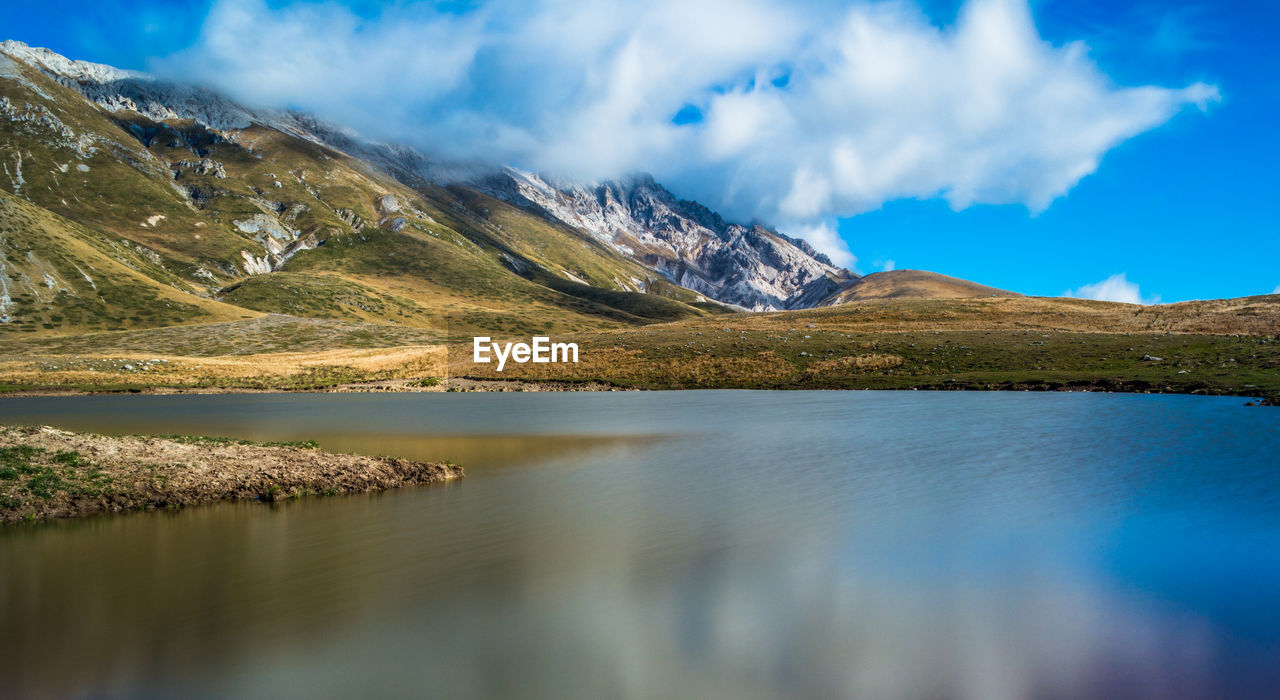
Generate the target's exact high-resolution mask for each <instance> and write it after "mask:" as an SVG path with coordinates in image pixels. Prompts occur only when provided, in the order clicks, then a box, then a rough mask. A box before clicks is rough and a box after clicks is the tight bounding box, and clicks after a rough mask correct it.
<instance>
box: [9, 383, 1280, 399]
mask: <svg viewBox="0 0 1280 700" xmlns="http://www.w3.org/2000/svg"><path fill="white" fill-rule="evenodd" d="M722 390H745V391H980V392H981V391H1009V392H1019V393H1032V392H1065V393H1098V394H1135V395H1137V394H1165V395H1180V396H1231V397H1236V398H1240V399H1246V400H1248V403H1247V404H1246V405H1256V406H1280V399H1278V398H1276V397H1271V396H1268V395H1267V393H1266V392H1264V391H1257V392H1252V391H1249V390H1241V391H1238V392H1233V391H1209V390H1205V389H1194V390H1191V391H1186V390H1184V388H1182V387H1168V386H1165V387H1160V386H1153V385H1147V384H1146V383H1145V382H1142V381H1133V380H1110V381H1054V380H1044V381H1007V382H964V381H955V380H952V381H943V382H931V383H923V382H922V383H919V384H906V385H898V386H866V387H857V386H796V385H786V386H715V387H683V386H681V387H651V386H624V385H618V384H611V383H609V382H607V381H603V380H583V381H560V380H539V379H520V378H512V379H492V378H476V377H453V378H449V379H442V380H439V381H438V382H437V383H434V384H431V385H429V386H422V385H421V380H417V379H391V380H382V381H369V382H349V383H345V384H338V385H334V386H329V387H314V388H286V387H278V388H257V387H169V386H152V387H128V388H120V389H112V388H100V389H86V388H81V387H65V388H64V387H45V388H34V389H17V390H13V391H5V392H0V398H10V397H12V398H33V397H53V396H122V395H130V396H179V395H224V394H230V395H234V394H428V393H430V394H436V393H539V392H624V391H689V392H696V391H722Z"/></svg>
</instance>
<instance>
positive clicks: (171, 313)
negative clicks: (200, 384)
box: [0, 192, 257, 342]
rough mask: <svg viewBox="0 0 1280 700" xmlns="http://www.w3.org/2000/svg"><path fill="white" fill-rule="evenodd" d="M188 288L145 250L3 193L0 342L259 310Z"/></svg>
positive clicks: (221, 317) (246, 315) (0, 210)
mask: <svg viewBox="0 0 1280 700" xmlns="http://www.w3.org/2000/svg"><path fill="white" fill-rule="evenodd" d="M189 288H190V287H189V285H188V284H187V283H186V282H185V281H184V280H182V279H181V278H179V277H177V276H176V275H175V274H173V273H172V272H171V271H169V270H168V269H167V268H166V267H165V266H164V263H163V260H161V259H159V258H157V257H156V256H154V255H148V254H147V251H146V250H145V249H144V250H139V249H138V248H136V247H134V246H131V245H129V243H128V242H127V241H121V240H119V239H117V238H113V237H111V236H108V235H105V234H102V233H100V232H97V231H94V230H92V229H88V228H85V227H84V226H81V225H79V224H76V223H75V222H72V221H69V220H67V219H64V218H62V217H59V216H57V215H56V214H53V213H52V212H49V211H48V210H45V209H42V208H40V207H37V206H35V205H33V204H31V203H30V202H27V201H24V200H21V199H18V198H17V197H14V196H12V195H8V194H5V193H3V192H0V319H2V320H3V322H0V342H3V340H4V339H6V338H12V337H13V336H15V335H18V334H28V333H47V334H66V333H79V332H85V331H95V330H123V329H128V328H149V327H157V326H170V325H178V324H187V323H202V322H203V323H207V322H211V321H222V320H228V319H237V318H249V317H252V316H256V315H257V314H256V313H255V312H253V311H250V310H247V309H241V308H237V307H235V306H231V305H229V304H223V303H220V302H217V301H213V300H210V299H203V298H200V297H198V296H195V295H192V294H190V293H189V292H188V291H187V290H188V289H189Z"/></svg>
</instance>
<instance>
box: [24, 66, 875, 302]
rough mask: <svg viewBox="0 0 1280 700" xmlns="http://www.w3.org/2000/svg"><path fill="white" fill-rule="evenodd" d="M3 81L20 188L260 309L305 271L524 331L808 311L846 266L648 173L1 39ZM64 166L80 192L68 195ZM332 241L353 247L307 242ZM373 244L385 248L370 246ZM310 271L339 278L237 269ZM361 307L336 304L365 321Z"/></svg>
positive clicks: (292, 288) (209, 291) (191, 281)
mask: <svg viewBox="0 0 1280 700" xmlns="http://www.w3.org/2000/svg"><path fill="white" fill-rule="evenodd" d="M0 88H3V97H2V98H0V99H4V100H5V101H4V102H3V103H0V119H3V118H7V121H8V124H7V125H5V127H4V128H5V131H4V135H5V137H7V138H6V141H0V149H4V150H3V152H5V153H7V154H8V157H9V160H10V162H9V163H7V164H6V166H5V167H6V170H10V169H12V170H13V171H14V172H15V173H17V172H19V171H21V169H22V168H23V167H24V166H23V158H24V157H25V158H26V161H25V167H26V171H25V172H26V173H27V174H28V175H30V174H31V173H34V172H40V175H39V179H38V180H33V179H32V178H31V177H29V176H28V177H26V179H25V180H24V181H23V182H22V183H19V182H18V181H17V179H22V178H23V177H24V176H23V175H21V174H16V175H11V178H10V179H11V180H12V183H11V184H12V185H13V190H14V194H15V195H16V196H18V197H22V198H24V199H27V200H29V201H31V202H33V203H35V204H38V205H40V206H42V207H45V208H47V209H49V211H51V212H52V213H54V214H56V215H58V216H61V217H65V218H67V219H70V220H72V221H75V222H77V223H79V224H81V225H84V226H88V227H91V228H94V229H97V230H100V231H104V232H107V233H109V234H112V235H115V236H117V237H119V238H121V239H124V240H127V241H129V242H130V243H131V244H133V245H136V246H138V247H140V248H142V249H145V250H147V251H150V252H151V253H154V254H155V255H156V256H158V257H159V258H160V259H161V260H162V261H163V262H162V265H163V266H164V267H165V269H167V270H170V271H171V272H172V273H173V274H174V275H176V276H177V277H178V278H179V279H181V280H182V281H183V283H184V284H187V285H188V286H190V287H192V288H193V289H194V291H195V293H197V294H204V295H207V296H214V297H218V298H222V299H224V300H228V301H236V300H239V302H238V303H242V304H253V306H252V307H251V308H255V309H257V310H261V311H278V310H281V309H282V308H292V309H294V310H295V311H297V310H298V309H299V308H301V307H305V306H310V307H316V306H321V305H318V304H310V305H300V304H299V303H297V302H296V300H294V301H293V302H290V303H288V305H287V306H283V307H282V306H281V305H280V304H283V303H285V302H288V301H289V297H292V296H296V295H297V294H300V293H302V291H303V290H302V289H300V288H298V286H297V285H299V284H301V283H303V282H306V284H307V285H308V286H310V287H315V286H324V287H325V289H324V290H323V291H324V292H325V293H324V294H322V295H321V296H326V295H328V296H333V295H332V288H333V287H334V286H335V285H336V286H338V287H341V288H343V289H348V290H349V289H350V285H353V284H354V285H356V286H357V287H372V289H369V290H368V291H367V293H364V297H368V298H382V297H383V296H385V295H386V294H387V293H393V294H394V295H398V296H403V297H405V299H401V300H400V301H399V302H397V303H396V304H392V306H394V307H396V308H397V312H396V313H395V314H393V319H391V320H401V319H403V318H404V317H406V316H414V314H411V313H409V312H407V311H404V307H405V303H406V302H413V301H415V300H416V301H417V302H419V304H421V303H422V302H426V301H428V300H429V301H430V302H432V304H433V305H435V306H436V307H437V308H438V307H439V305H438V304H436V303H435V302H438V301H439V300H441V299H445V298H449V299H451V300H454V302H455V306H454V307H453V308H454V311H452V312H450V314H449V319H450V321H448V322H454V323H457V322H458V321H457V319H464V320H463V321H461V323H462V325H467V326H471V325H474V324H475V323H477V322H479V323H481V325H482V326H483V325H486V324H487V325H490V326H500V325H501V324H500V323H499V322H498V317H499V316H502V315H507V314H510V313H511V312H512V311H513V310H517V309H518V310H521V311H524V312H526V313H532V314H533V315H532V316H526V318H525V320H524V321H521V320H519V319H516V323H517V325H524V324H525V323H526V322H527V321H528V320H529V319H531V318H533V316H542V317H545V315H540V314H537V313H536V312H537V310H538V309H539V308H540V307H541V306H542V305H544V304H551V305H552V306H557V307H560V309H559V311H563V312H564V313H567V314H569V315H571V316H578V315H583V314H585V315H586V316H588V317H593V318H591V319H590V320H589V321H588V320H586V319H584V320H583V322H589V323H598V322H601V319H604V322H613V323H616V322H621V323H631V322H639V321H643V320H646V319H649V320H652V319H654V318H661V319H667V318H674V317H680V316H682V315H688V314H693V315H697V314H700V313H707V312H722V311H725V310H727V309H725V308H722V307H719V306H717V305H716V303H715V302H721V303H723V304H728V305H731V306H732V307H740V308H745V309H751V310H769V309H785V308H800V307H806V306H813V305H816V304H818V303H820V302H821V301H823V300H824V299H825V298H827V297H828V296H829V295H830V294H832V293H834V292H837V291H839V289H840V288H841V287H842V286H843V285H844V284H846V283H847V282H848V281H849V280H853V279H856V276H855V275H853V274H852V273H850V272H849V271H847V270H842V269H839V268H837V267H835V266H833V265H832V264H831V263H830V261H829V260H827V259H826V258H825V257H824V256H822V255H820V254H818V253H816V252H815V251H813V250H812V248H810V247H809V246H808V245H807V244H805V243H803V242H802V241H798V240H795V239H791V238H788V237H787V236H785V235H782V234H780V233H778V232H776V231H771V230H768V229H766V228H763V227H760V226H742V225H737V224H732V223H729V222H726V221H725V220H724V219H723V218H721V217H720V216H719V215H717V214H715V213H714V212H712V211H710V210H708V209H707V208H706V207H703V206H702V205H699V204H697V203H695V202H688V201H681V200H678V199H677V198H676V197H675V196H674V195H672V194H671V193H670V192H669V191H667V190H666V189H665V188H663V187H661V186H660V185H658V184H657V183H655V182H654V181H653V179H652V178H649V177H647V176H636V177H632V178H626V179H621V180H617V181H611V182H604V183H593V184H590V185H585V184H574V183H560V182H557V183H556V185H554V186H553V185H551V184H550V181H549V179H546V178H543V177H541V176H538V175H534V174H531V173H523V172H520V171H517V170H514V169H509V168H508V169H502V170H498V171H496V172H495V169H493V168H485V167H478V166H472V165H463V166H459V165H458V164H451V163H441V162H437V161H435V160H433V159H431V158H430V157H428V156H426V155H424V154H422V153H420V152H417V151H415V150H414V149H412V148H408V147H405V146H402V145H395V144H383V143H378V142H374V141H370V140H367V139H362V138H361V137H359V136H358V135H356V134H354V133H352V132H350V131H348V130H345V129H342V128H340V127H335V126H332V125H327V124H324V123H323V122H321V121H320V120H317V119H315V118H313V117H311V116H309V115H306V114H301V113H298V112H291V111H279V110H257V109H252V108H249V107H246V106H243V105H240V104H237V103H236V102H234V101H232V100H230V99H228V98H226V97H224V96H222V95H219V94H218V93H216V92H213V91H210V90H206V89H203V88H199V87H193V86H188V85H181V84H175V83H171V82H166V81H163V80H159V79H156V78H154V77H152V76H149V75H146V74H142V73H137V72H133V71H123V70H119V69H116V68H113V67H111V66H105V65H100V64H93V63H87V62H84V61H72V60H70V59H67V58H65V57H63V56H61V55H59V54H57V53H54V52H52V51H49V50H47V49H41V48H33V47H29V46H27V45H26V44H23V43H21V42H15V41H7V42H3V43H0ZM75 97H79V98H80V99H79V100H76V99H75ZM0 124H3V122H0ZM95 159H103V162H101V163H99V164H98V165H97V166H95V165H94V164H93V161H94V160H95ZM81 166H83V169H82V168H81ZM72 168H74V170H72ZM64 169H65V170H64ZM55 171H56V172H55ZM62 175H69V177H61V176H62ZM15 178H17V179H15ZM50 178H51V179H52V180H54V182H48V180H49V179H50ZM77 179H78V180H79V182H76V183H75V185H74V186H75V187H80V188H82V189H84V190H85V193H78V194H76V195H75V196H74V197H73V198H67V197H65V196H63V195H64V194H65V192H66V187H67V186H68V183H67V182H65V181H70V180H77ZM90 193H91V194H90ZM55 195H56V196H55ZM195 229H201V230H200V231H198V232H197V231H195ZM423 234H425V235H423ZM352 236H354V237H355V239H354V240H353V239H352ZM387 236H390V238H391V240H383V238H384V237H387ZM432 239H434V241H450V242H452V243H453V244H454V247H453V248H451V249H448V250H445V251H442V250H438V248H439V245H438V244H436V243H435V242H434V241H433V240H432ZM338 242H341V243H343V244H344V245H345V246H346V247H347V248H348V249H350V250H348V252H347V253H346V254H342V255H339V254H335V253H333V252H332V251H333V248H332V247H330V249H329V250H328V251H323V252H316V251H319V249H320V248H322V247H324V246H331V244H333V243H338ZM357 242H358V243H359V244H360V245H356V243H357ZM382 248H389V249H396V250H395V251H392V250H386V251H383V252H385V253H386V254H387V255H388V256H390V257H393V258H395V259H396V260H398V262H397V263H396V264H393V265H388V264H387V261H386V260H378V259H377V258H378V256H379V255H380V254H381V253H380V252H379V250H381V249H382ZM425 248H432V249H433V250H426V249H425ZM396 251H398V252H396ZM477 256H478V257H479V258H484V260H480V259H477ZM317 266H321V267H323V271H324V273H325V274H328V275H337V276H339V277H341V278H342V279H332V278H327V277H315V276H314V275H310V274H306V275H303V276H301V277H294V278H292V279H290V278H289V277H288V275H276V277H275V278H271V279H270V281H264V280H249V279H248V278H249V277H259V276H264V275H269V274H273V273H288V272H301V271H304V270H307V271H312V270H315V269H317ZM477 266H479V267H477ZM495 267H496V268H499V269H494V268H495ZM511 277H515V278H519V279H518V280H517V279H511ZM391 278H395V279H396V280H397V281H395V282H392V281H391ZM286 279H289V280H290V281H289V283H288V284H285V282H284V280H286ZM321 282H325V283H326V284H324V285H321ZM329 283H332V284H329ZM275 287H281V288H282V289H281V290H280V291H279V293H275V292H272V293H267V290H268V289H272V288H275ZM284 287H287V288H288V289H287V291H286V290H284V289H283V288H284ZM392 288H394V290H393V289H392ZM247 290H257V293H255V294H248V291H247ZM312 291H316V290H314V289H313V290H312ZM630 294H642V295H643V296H642V297H635V298H633V297H630V296H627V295H630ZM619 295H622V296H619ZM337 296H338V297H342V298H347V297H349V296H350V295H345V294H340V295H337ZM357 296H359V295H357ZM486 297H488V299H486V303H483V304H479V306H480V308H478V309H473V308H469V307H470V306H474V305H476V303H477V302H479V301H480V300H481V299H484V298H486ZM566 297H567V298H566ZM462 299H469V300H471V303H470V304H463V305H461V306H459V305H458V304H460V303H461V300H462ZM360 304H364V302H363V301H359V302H356V303H355V304H354V305H345V306H342V307H341V309H338V310H337V311H335V313H338V314H339V315H354V316H358V317H360V318H361V320H370V319H369V318H368V317H369V316H370V313H368V312H366V311H364V310H362V309H361V308H360ZM365 305H366V306H367V305H368V304H365ZM464 307H466V308H464ZM311 312H312V313H323V311H322V309H319V308H315V309H312V311H311ZM374 315H376V314H374ZM417 315H422V314H417ZM426 315H428V316H430V315H431V314H430V313H427V314H426ZM561 315H562V314H561V313H556V314H553V316H561ZM437 316H439V314H437ZM485 318H487V321H485V320H484V319H485ZM566 321H568V319H566ZM436 322H437V323H441V322H446V321H444V320H443V317H438V318H437V319H436Z"/></svg>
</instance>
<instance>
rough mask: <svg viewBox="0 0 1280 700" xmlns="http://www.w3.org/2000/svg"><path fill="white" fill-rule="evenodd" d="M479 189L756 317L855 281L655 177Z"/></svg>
mask: <svg viewBox="0 0 1280 700" xmlns="http://www.w3.org/2000/svg"><path fill="white" fill-rule="evenodd" d="M476 185H477V186H478V187H480V188H481V189H483V190H485V191H486V192H488V193H489V194H492V195H494V196H496V197H498V198H500V199H503V200H506V201H508V202H511V203H513V204H516V205H519V206H523V207H525V208H530V209H535V210H537V211H539V212H541V213H542V214H544V215H545V216H548V217H550V218H553V219H556V220H558V221H561V222H563V223H565V224H567V225H569V226H573V227H575V228H578V229H581V230H583V231H586V232H587V233H589V234H591V235H592V236H594V237H595V238H597V239H598V240H600V241H601V242H602V243H604V244H606V245H608V246H610V247H612V248H614V249H615V250H617V251H619V252H621V253H623V254H624V255H627V256H629V257H631V258H633V259H635V260H637V261H639V262H640V263H642V264H644V265H647V266H649V267H652V268H653V269H655V270H657V271H658V272H660V273H662V274H663V275H665V276H666V277H667V278H669V279H670V280H671V281H673V282H675V283H676V284H679V285H682V286H685V287H688V288H690V289H692V290H694V291H697V292H700V293H702V294H705V295H706V296H708V297H710V298H712V299H715V300H717V301H722V302H725V303H729V304H735V305H737V306H742V307H745V308H748V309H752V310H757V311H762V310H776V309H793V308H804V307H808V306H813V305H815V304H816V303H818V302H819V301H821V300H822V299H825V298H826V297H827V296H829V295H830V294H831V293H832V292H833V291H835V290H837V289H838V288H839V286H840V282H839V281H840V280H845V279H852V278H854V275H853V273H851V272H849V271H848V270H845V269H842V268H838V267H836V266H835V265H833V264H832V263H831V261H830V260H829V259H827V257H826V256H824V255H822V254H821V253H818V252H817V251H815V250H813V248H811V247H810V246H809V245H808V244H807V243H805V242H804V241H800V240H796V239H793V238H790V237H788V236H785V235H783V234H780V233H778V232H776V231H771V230H769V229H766V228H763V227H761V226H742V225H739V224H733V223H729V222H727V221H725V220H724V219H723V218H721V217H720V215H719V214H716V213H715V212H713V211H711V210H709V209H707V208H706V207H704V206H702V205H701V204H698V203H697V202H688V201H682V200H678V199H676V197H675V196H674V195H672V194H671V193H670V192H668V191H667V190H666V188H664V187H662V186H661V185H659V184H657V183H656V182H654V181H653V178H651V177H649V176H644V175H641V176H635V177H631V178H627V179H624V180H614V181H608V182H603V183H597V184H590V185H584V184H577V183H562V182H552V181H549V180H548V179H544V178H543V177H541V176H539V175H536V174H533V173H527V172H523V171H520V170H516V169H513V168H508V169H506V170H504V171H503V172H502V173H501V174H498V175H493V176H490V177H486V178H484V179H483V180H481V181H479V182H478V183H476Z"/></svg>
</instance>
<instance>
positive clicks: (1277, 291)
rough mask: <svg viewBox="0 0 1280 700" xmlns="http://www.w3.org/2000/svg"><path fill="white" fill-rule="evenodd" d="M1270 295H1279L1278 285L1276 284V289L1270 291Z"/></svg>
mask: <svg viewBox="0 0 1280 700" xmlns="http://www.w3.org/2000/svg"><path fill="white" fill-rule="evenodd" d="M1271 293H1272V294H1280V284H1277V285H1276V288H1275V289H1273V290H1271Z"/></svg>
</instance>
